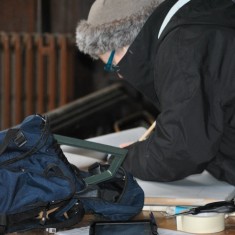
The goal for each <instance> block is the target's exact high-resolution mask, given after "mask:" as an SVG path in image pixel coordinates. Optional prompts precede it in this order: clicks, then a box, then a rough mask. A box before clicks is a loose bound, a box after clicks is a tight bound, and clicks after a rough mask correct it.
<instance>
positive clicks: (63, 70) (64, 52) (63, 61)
mask: <svg viewBox="0 0 235 235" xmlns="http://www.w3.org/2000/svg"><path fill="white" fill-rule="evenodd" d="M59 45H60V51H61V53H60V65H61V66H60V75H61V77H60V94H61V95H60V101H59V104H60V105H64V104H66V103H67V102H68V92H69V91H68V84H69V82H68V61H69V60H68V43H67V40H66V38H65V37H63V36H59Z"/></svg>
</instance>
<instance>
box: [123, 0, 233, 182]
mask: <svg viewBox="0 0 235 235" xmlns="http://www.w3.org/2000/svg"><path fill="white" fill-rule="evenodd" d="M175 3H176V0H166V1H165V2H163V4H161V5H160V6H159V7H157V8H156V10H155V11H154V13H153V14H152V15H151V16H150V17H149V19H148V20H147V22H146V24H145V25H144V27H143V29H142V30H141V32H140V33H139V35H138V36H137V38H136V40H135V41H134V42H133V44H132V45H131V46H130V48H129V51H128V52H127V54H126V55H125V56H124V58H123V59H122V60H121V62H120V63H119V67H120V71H119V72H120V74H121V75H122V76H123V77H124V79H126V80H127V81H128V82H129V83H131V84H132V85H133V86H134V87H136V88H137V89H138V90H139V91H141V92H142V93H143V94H144V95H145V96H147V97H148V98H149V99H150V100H151V101H152V102H153V104H155V105H156V107H157V108H158V109H159V110H160V114H159V116H158V117H157V120H156V123H157V124H156V129H155V131H154V132H153V134H152V135H151V136H150V138H149V139H147V140H146V141H143V142H137V143H135V144H133V145H131V146H130V147H129V152H128V155H127V158H126V160H125V162H124V164H123V166H124V167H125V168H126V169H128V170H130V171H131V172H132V173H133V174H134V176H136V177H138V178H141V179H144V180H154V181H173V180H178V179H182V178H184V177H186V176H188V175H191V174H196V173H200V172H202V171H203V170H204V169H206V170H208V171H209V172H210V173H211V174H212V175H214V176H215V177H216V178H218V179H221V180H225V181H227V182H229V183H231V184H233V185H235V3H234V2H233V1H232V0H191V1H190V2H188V3H187V4H186V5H184V6H183V7H182V8H181V9H180V10H178V11H177V13H176V14H175V15H174V16H173V17H172V18H171V20H170V22H169V23H168V24H167V26H166V28H165V29H164V31H163V32H162V34H161V36H160V38H159V39H158V32H159V29H160V27H161V24H162V22H163V20H164V18H165V16H166V14H167V13H168V11H169V10H170V8H171V7H172V6H173V5H174V4H175Z"/></svg>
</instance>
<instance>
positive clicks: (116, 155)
mask: <svg viewBox="0 0 235 235" xmlns="http://www.w3.org/2000/svg"><path fill="white" fill-rule="evenodd" d="M54 137H55V139H56V140H57V141H58V143H59V144H64V145H68V146H73V147H79V148H84V149H90V150H95V151H98V152H103V153H107V154H112V155H113V159H112V162H111V164H110V166H109V168H108V169H107V170H106V171H103V172H102V173H100V174H97V175H92V176H89V177H87V178H85V179H84V181H85V182H86V184H87V185H92V184H97V183H100V182H102V181H106V180H108V179H110V178H112V177H114V176H115V174H116V172H117V170H118V169H119V167H120V166H121V164H122V162H123V161H124V158H125V156H126V154H127V151H128V150H127V149H122V148H118V147H113V146H110V145H105V144H100V143H95V142H91V141H87V140H81V139H76V138H71V137H67V136H61V135H54Z"/></svg>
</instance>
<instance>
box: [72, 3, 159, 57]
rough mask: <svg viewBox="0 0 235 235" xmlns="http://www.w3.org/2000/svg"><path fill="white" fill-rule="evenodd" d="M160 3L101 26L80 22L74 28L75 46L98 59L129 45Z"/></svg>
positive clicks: (84, 21)
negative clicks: (99, 56)
mask: <svg viewBox="0 0 235 235" xmlns="http://www.w3.org/2000/svg"><path fill="white" fill-rule="evenodd" d="M146 1H147V0H146ZM161 2H163V1H162V0H154V1H152V2H151V4H150V5H148V6H147V7H144V8H143V9H142V10H141V11H139V12H137V13H135V14H132V15H131V16H128V17H125V18H123V19H120V20H115V21H113V22H109V23H104V24H101V25H95V26H94V25H92V24H90V23H88V22H87V21H86V20H81V21H80V22H79V24H78V26H77V28H76V44H77V46H78V48H79V50H80V51H82V52H83V53H85V54H89V55H90V56H91V57H93V58H94V59H98V55H102V54H104V53H105V52H108V51H112V50H117V49H120V48H122V47H124V46H128V45H130V44H131V43H132V42H133V41H134V39H135V38H136V36H137V35H138V33H139V32H140V30H141V29H142V27H143V25H144V24H145V22H146V20H147V18H148V17H149V16H150V15H151V14H152V12H153V11H154V9H155V8H156V7H157V6H158V5H159V4H160V3H161Z"/></svg>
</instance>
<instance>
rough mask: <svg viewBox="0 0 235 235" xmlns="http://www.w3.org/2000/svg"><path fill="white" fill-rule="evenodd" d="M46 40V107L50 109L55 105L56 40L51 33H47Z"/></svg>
mask: <svg viewBox="0 0 235 235" xmlns="http://www.w3.org/2000/svg"><path fill="white" fill-rule="evenodd" d="M47 40H48V53H47V57H48V60H49V61H48V62H49V63H48V64H49V67H48V78H49V81H48V83H49V84H48V91H47V94H48V99H49V100H48V109H49V110H52V109H54V108H55V107H56V91H57V87H56V86H57V82H58V81H57V82H56V40H55V37H54V36H52V35H47Z"/></svg>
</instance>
